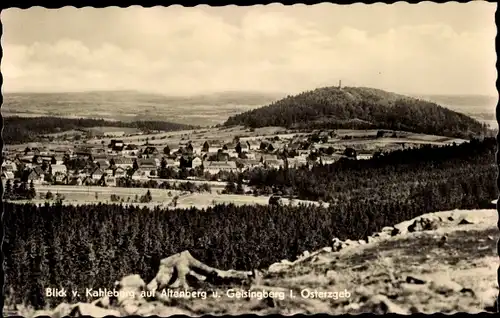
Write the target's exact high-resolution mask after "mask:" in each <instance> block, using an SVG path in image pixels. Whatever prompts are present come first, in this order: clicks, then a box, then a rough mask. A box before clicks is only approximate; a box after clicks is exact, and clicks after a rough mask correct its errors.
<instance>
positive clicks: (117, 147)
mask: <svg viewBox="0 0 500 318" xmlns="http://www.w3.org/2000/svg"><path fill="white" fill-rule="evenodd" d="M124 147H125V144H124V143H123V141H122V140H117V139H111V141H110V144H109V145H108V148H110V149H111V151H113V152H121V151H122V150H123V148H124Z"/></svg>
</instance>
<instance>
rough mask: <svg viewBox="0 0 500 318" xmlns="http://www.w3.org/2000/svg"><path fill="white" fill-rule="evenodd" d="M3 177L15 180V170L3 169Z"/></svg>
mask: <svg viewBox="0 0 500 318" xmlns="http://www.w3.org/2000/svg"><path fill="white" fill-rule="evenodd" d="M2 179H6V180H9V179H10V180H13V179H14V172H12V171H2Z"/></svg>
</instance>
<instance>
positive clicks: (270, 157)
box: [259, 154, 278, 162]
mask: <svg viewBox="0 0 500 318" xmlns="http://www.w3.org/2000/svg"><path fill="white" fill-rule="evenodd" d="M259 157H260V158H259V160H260V161H261V162H264V161H269V160H278V156H277V155H270V154H262V155H260V156H259Z"/></svg>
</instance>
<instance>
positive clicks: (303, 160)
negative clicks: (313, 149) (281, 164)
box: [287, 156, 307, 168]
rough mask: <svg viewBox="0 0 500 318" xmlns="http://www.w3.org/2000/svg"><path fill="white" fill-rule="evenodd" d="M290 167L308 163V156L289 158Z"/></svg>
mask: <svg viewBox="0 0 500 318" xmlns="http://www.w3.org/2000/svg"><path fill="white" fill-rule="evenodd" d="M287 160H288V167H290V168H298V167H302V166H305V165H307V158H306V157H300V156H297V157H293V158H288V159H287Z"/></svg>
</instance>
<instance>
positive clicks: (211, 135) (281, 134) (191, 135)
mask: <svg viewBox="0 0 500 318" xmlns="http://www.w3.org/2000/svg"><path fill="white" fill-rule="evenodd" d="M335 132H336V133H337V135H338V136H339V137H340V138H337V139H333V141H334V142H335V143H339V144H342V145H346V146H348V145H355V144H366V143H374V142H375V143H381V144H382V145H386V144H392V143H410V144H411V143H413V144H435V145H444V144H450V143H453V142H456V143H457V144H458V143H462V142H464V141H465V140H463V139H456V138H450V137H444V136H435V135H424V134H414V133H407V132H399V131H398V132H396V133H397V135H398V138H376V136H377V132H378V130H353V129H338V130H335ZM388 132H389V133H388V135H390V134H392V131H388ZM303 134H304V133H291V132H289V131H288V130H286V129H285V128H281V127H265V128H256V129H255V130H253V131H251V130H249V129H246V128H244V127H242V126H238V127H231V128H207V129H198V130H182V131H175V132H168V133H159V134H149V135H140V136H130V137H123V138H120V139H121V140H123V141H124V142H125V143H143V142H146V140H148V142H149V143H150V144H151V145H155V146H158V147H161V146H165V145H169V147H170V146H172V145H177V144H178V143H179V142H181V141H187V140H190V141H192V142H193V143H195V144H200V145H201V144H203V142H205V141H206V140H220V141H223V142H230V141H232V140H233V139H234V137H236V136H238V137H240V139H241V140H256V139H261V138H266V137H278V138H280V139H283V138H287V139H290V138H293V136H295V135H303ZM344 136H352V137H353V139H341V137H344ZM152 138H154V140H152ZM111 139H113V138H102V139H99V140H89V141H88V144H98V145H100V144H101V142H102V141H104V143H105V144H107V143H109V142H110V141H111Z"/></svg>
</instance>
